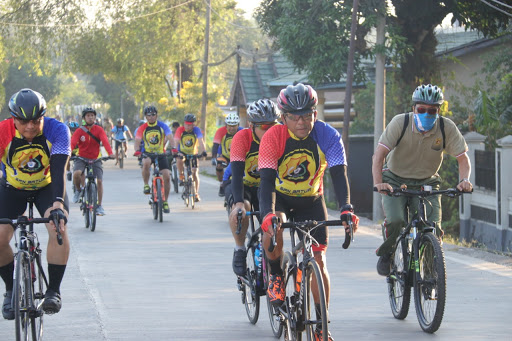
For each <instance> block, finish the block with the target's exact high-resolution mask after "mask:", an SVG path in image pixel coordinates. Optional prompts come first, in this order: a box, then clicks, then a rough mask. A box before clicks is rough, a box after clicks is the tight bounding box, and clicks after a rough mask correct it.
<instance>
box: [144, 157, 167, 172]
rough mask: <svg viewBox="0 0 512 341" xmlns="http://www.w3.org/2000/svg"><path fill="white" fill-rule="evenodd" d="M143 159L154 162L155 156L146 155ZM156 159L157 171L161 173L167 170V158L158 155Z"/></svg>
mask: <svg viewBox="0 0 512 341" xmlns="http://www.w3.org/2000/svg"><path fill="white" fill-rule="evenodd" d="M143 157H144V158H147V157H149V158H151V162H155V156H147V155H144V156H143ZM156 157H157V158H158V169H160V170H161V171H162V170H164V169H169V162H168V161H167V156H165V155H160V156H156Z"/></svg>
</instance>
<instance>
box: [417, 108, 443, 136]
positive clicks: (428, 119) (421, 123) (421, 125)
mask: <svg viewBox="0 0 512 341" xmlns="http://www.w3.org/2000/svg"><path fill="white" fill-rule="evenodd" d="M438 116H439V115H437V114H436V115H429V114H427V113H424V114H414V123H415V124H416V128H418V130H419V131H420V132H422V133H424V132H426V131H429V130H430V129H432V128H434V124H436V121H437V117H438Z"/></svg>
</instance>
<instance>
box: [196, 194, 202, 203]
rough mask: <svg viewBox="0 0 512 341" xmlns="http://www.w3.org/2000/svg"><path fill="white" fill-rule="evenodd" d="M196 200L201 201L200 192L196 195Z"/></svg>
mask: <svg viewBox="0 0 512 341" xmlns="http://www.w3.org/2000/svg"><path fill="white" fill-rule="evenodd" d="M194 201H195V202H200V201H201V197H200V196H199V194H196V196H195V198H194Z"/></svg>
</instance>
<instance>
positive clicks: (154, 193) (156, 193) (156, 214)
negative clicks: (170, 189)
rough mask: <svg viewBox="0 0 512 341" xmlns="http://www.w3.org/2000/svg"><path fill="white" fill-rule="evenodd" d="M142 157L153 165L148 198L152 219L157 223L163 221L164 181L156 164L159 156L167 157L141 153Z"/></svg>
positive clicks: (158, 154) (163, 154)
mask: <svg viewBox="0 0 512 341" xmlns="http://www.w3.org/2000/svg"><path fill="white" fill-rule="evenodd" d="M142 155H143V157H149V158H150V159H151V163H152V164H153V178H152V179H151V192H150V193H151V196H150V198H149V205H150V206H151V209H152V211H153V219H155V220H157V219H158V221H159V222H162V221H163V220H164V217H163V212H164V199H165V186H164V179H163V178H162V176H161V175H160V166H159V164H158V157H159V156H167V154H166V153H162V154H160V153H148V152H144V153H142Z"/></svg>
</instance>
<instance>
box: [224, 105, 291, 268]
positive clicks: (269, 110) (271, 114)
mask: <svg viewBox="0 0 512 341" xmlns="http://www.w3.org/2000/svg"><path fill="white" fill-rule="evenodd" d="M280 116H281V114H280V113H279V110H277V108H276V105H275V104H274V103H273V102H272V101H271V100H269V99H259V100H257V101H256V102H254V103H251V104H250V105H249V107H248V108H247V120H248V121H249V128H246V129H243V130H242V131H240V132H239V133H237V134H236V135H235V136H234V137H233V142H232V144H231V146H232V149H231V163H230V164H229V165H230V167H231V172H232V179H231V186H230V187H231V189H230V192H231V193H232V196H231V195H230V199H231V198H232V199H231V200H228V205H230V207H231V213H230V215H229V225H230V227H231V232H232V233H233V237H234V238H235V251H234V253H233V271H234V272H235V274H236V275H238V276H243V275H245V271H246V268H247V266H246V259H245V258H246V254H247V251H246V248H245V245H244V241H245V234H246V232H247V227H248V225H249V217H246V216H245V212H246V211H249V210H250V209H251V205H252V207H253V209H254V210H255V211H258V210H259V201H258V187H259V185H260V174H259V172H258V155H259V149H260V141H261V138H262V137H263V135H264V134H265V132H266V131H267V130H268V129H270V128H271V127H273V126H274V125H276V124H277V120H278V119H279V117H280ZM239 210H241V211H242V216H243V217H244V219H243V223H242V230H241V231H240V234H236V230H237V227H238V222H237V215H238V211H239Z"/></svg>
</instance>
